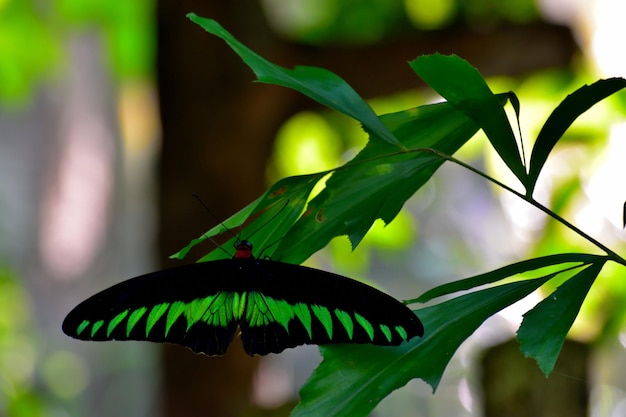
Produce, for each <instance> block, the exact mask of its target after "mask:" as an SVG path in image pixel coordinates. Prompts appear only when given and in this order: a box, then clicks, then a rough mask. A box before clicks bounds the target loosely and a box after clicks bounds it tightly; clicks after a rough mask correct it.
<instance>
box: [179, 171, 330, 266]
mask: <svg viewBox="0 0 626 417" xmlns="http://www.w3.org/2000/svg"><path fill="white" fill-rule="evenodd" d="M326 174H327V173H326V172H321V173H316V174H311V175H299V176H294V177H288V178H283V179H282V180H280V181H278V182H276V183H275V184H274V185H272V186H271V187H270V188H269V189H268V190H267V191H266V192H265V194H263V195H262V196H261V197H259V198H258V199H257V200H255V201H254V202H253V203H251V204H249V205H248V206H246V207H245V208H244V209H242V210H240V211H239V212H237V213H235V214H234V215H233V216H231V217H230V218H228V219H227V220H225V221H224V222H222V224H219V225H217V226H215V227H213V228H212V229H210V230H209V231H207V232H205V233H204V234H203V235H202V236H200V237H198V238H197V239H194V240H192V241H191V242H190V243H189V244H188V245H187V246H186V247H185V248H183V249H182V250H180V251H179V252H177V253H176V254H174V255H172V256H171V257H172V258H176V259H182V258H184V257H185V256H186V255H187V254H188V253H189V251H190V250H191V249H192V248H193V247H194V246H196V245H198V244H200V243H202V242H204V241H206V240H208V239H209V238H210V237H213V236H217V235H219V234H222V233H224V232H225V231H226V229H227V228H228V229H230V230H231V231H235V230H236V231H237V232H238V233H237V236H233V237H232V238H231V239H229V240H228V241H227V242H226V243H224V244H223V245H222V248H227V249H230V248H232V247H233V246H234V245H235V243H236V242H237V241H238V240H251V242H252V243H253V244H254V245H255V249H256V250H255V251H254V255H255V256H272V257H275V258H274V259H278V258H280V256H281V255H280V252H276V248H277V243H278V242H279V241H280V239H281V238H282V237H283V236H284V234H285V233H286V231H287V230H288V229H289V228H290V227H291V226H292V225H293V223H294V222H295V221H296V219H297V218H298V217H299V216H300V215H301V214H302V210H303V209H304V206H305V205H306V202H307V200H308V198H309V196H310V194H311V191H312V190H313V187H315V185H316V184H317V183H318V182H319V181H320V180H321V179H322V178H323V177H324V176H325V175H326ZM246 221H247V222H248V223H247V224H246V225H245V228H244V229H243V230H241V228H242V226H244V223H246ZM233 233H234V232H233ZM229 256H231V255H228V254H227V253H225V252H224V251H223V250H221V249H219V248H216V249H213V250H212V251H211V252H210V253H209V254H208V255H206V256H204V257H202V258H201V259H199V260H198V262H205V261H211V260H215V259H223V258H227V257H229Z"/></svg>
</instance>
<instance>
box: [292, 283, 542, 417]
mask: <svg viewBox="0 0 626 417" xmlns="http://www.w3.org/2000/svg"><path fill="white" fill-rule="evenodd" d="M553 276H554V275H553V274H551V275H548V276H545V277H541V278H536V279H532V280H527V281H519V282H514V283H510V284H505V285H501V286H498V287H493V288H488V289H485V290H482V291H476V292H474V293H471V294H467V295H463V296H460V297H457V298H454V299H452V300H449V301H446V302H443V303H441V304H437V305H435V306H432V307H427V308H424V309H421V310H417V311H416V314H417V315H418V316H419V318H420V320H421V321H422V322H423V323H424V328H425V334H424V337H423V338H421V339H420V338H414V339H412V340H411V341H410V342H408V343H404V344H402V345H400V346H399V347H397V348H381V347H374V346H367V345H343V346H342V345H339V346H332V347H330V346H329V347H324V348H322V349H321V350H322V353H323V356H324V360H323V361H322V363H321V364H320V365H319V366H318V368H317V369H316V370H315V371H314V372H313V374H312V375H311V377H310V378H309V380H308V381H307V382H306V384H305V385H304V386H303V387H302V389H301V390H300V398H301V402H300V404H299V405H298V406H297V407H296V408H295V410H294V411H293V413H292V417H294V416H297V417H300V416H325V417H340V416H341V417H343V416H346V417H348V416H349V417H358V416H365V415H367V414H368V413H369V412H370V411H371V410H372V409H374V407H375V406H376V405H377V404H378V403H379V402H380V401H381V400H382V399H383V398H384V397H385V396H387V395H388V394H389V393H390V392H391V391H393V390H395V389H397V388H400V387H402V386H404V385H405V384H406V383H407V382H409V381H410V380H411V379H414V378H420V379H423V380H424V381H426V382H427V383H428V384H429V385H430V386H432V388H433V390H435V389H436V388H437V386H438V385H439V382H440V380H441V377H442V375H443V372H444V370H445V368H446V366H447V365H448V362H449V361H450V359H451V358H452V356H453V355H454V352H456V350H457V349H458V347H459V346H460V345H461V343H463V341H464V340H465V339H467V337H469V336H470V335H471V334H472V333H473V332H474V331H475V330H476V329H477V328H478V327H479V326H480V325H481V324H482V323H483V322H484V321H485V320H486V319H487V318H489V317H490V316H492V315H494V314H495V313H497V312H498V311H500V310H502V309H503V308H505V307H507V306H509V305H511V304H513V303H514V302H516V301H518V300H520V299H522V298H524V297H525V296H527V295H528V294H530V293H531V292H533V291H534V290H536V289H537V288H539V287H540V286H541V285H542V284H544V283H545V282H547V281H548V280H549V279H551V278H553Z"/></svg>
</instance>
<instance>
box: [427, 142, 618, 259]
mask: <svg viewBox="0 0 626 417" xmlns="http://www.w3.org/2000/svg"><path fill="white" fill-rule="evenodd" d="M422 151H424V152H431V153H434V154H435V155H438V156H440V157H441V158H444V159H446V160H448V161H450V162H454V163H455V164H457V165H459V166H462V167H463V168H465V169H468V170H470V171H472V172H473V173H475V174H476V175H479V176H481V177H483V178H485V179H486V180H488V181H491V182H492V183H494V184H496V185H498V186H499V187H502V188H503V189H505V190H507V191H508V192H510V193H513V194H514V195H516V196H518V197H519V198H521V199H522V200H524V201H526V202H527V203H529V204H531V205H532V206H534V207H536V208H538V209H539V210H541V211H543V212H544V213H545V214H547V215H548V216H550V217H552V218H553V219H554V220H556V221H558V222H559V223H561V224H563V225H564V226H565V227H567V228H569V229H570V230H572V231H574V232H575V233H577V234H578V235H579V236H581V237H583V238H584V239H586V240H587V241H589V242H591V243H592V244H593V245H595V246H596V247H598V248H599V249H601V250H603V251H604V252H605V253H606V254H607V256H608V257H609V259H611V260H612V261H615V262H617V263H619V264H622V265H624V266H626V260H625V259H624V258H622V257H621V256H619V255H618V254H617V253H615V252H614V251H612V250H611V249H609V248H608V247H606V246H605V245H603V244H602V243H600V242H599V241H597V240H596V239H594V238H593V237H591V236H589V235H588V234H587V233H585V232H583V231H582V230H580V229H579V228H578V227H576V226H574V225H573V224H572V223H570V222H568V221H567V220H565V219H564V218H563V217H561V216H559V215H558V214H556V213H554V212H553V211H551V210H550V209H549V208H547V207H545V206H544V205H542V204H541V203H539V202H538V201H537V200H535V199H533V198H532V197H527V196H526V195H524V194H522V193H520V192H518V191H516V190H514V189H513V188H511V187H509V186H508V185H506V184H504V183H502V182H500V181H498V180H496V179H495V178H492V177H490V176H489V175H487V174H485V173H484V172H482V171H479V170H478V169H476V168H474V167H472V166H471V165H468V164H466V163H465V162H462V161H460V160H458V159H456V158H454V157H452V156H450V155H446V154H444V153H442V152H440V151H438V150H436V149H422Z"/></svg>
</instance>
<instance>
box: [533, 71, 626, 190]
mask: <svg viewBox="0 0 626 417" xmlns="http://www.w3.org/2000/svg"><path fill="white" fill-rule="evenodd" d="M624 87H626V80H625V79H623V78H609V79H606V80H599V81H596V82H595V83H593V84H591V85H584V86H582V87H580V88H579V89H578V90H576V91H574V92H573V93H572V94H570V95H568V96H567V97H565V99H564V100H563V101H562V102H561V103H560V104H559V105H558V106H557V108H556V109H554V111H553V112H552V114H550V117H548V120H546V123H545V124H544V125H543V127H542V128H541V131H540V132H539V135H538V136H537V140H536V141H535V146H534V147H533V151H532V154H531V156H530V169H529V172H528V188H527V195H528V196H532V194H533V191H534V189H535V185H536V184H537V178H538V177H539V174H540V173H541V170H542V168H543V166H544V164H545V163H546V160H547V159H548V155H549V154H550V152H551V151H552V148H554V145H556V143H557V142H558V141H559V139H561V137H562V136H563V134H564V133H565V131H566V130H567V129H568V128H569V127H570V126H571V125H572V123H574V121H575V120H576V119H577V118H578V116H580V115H581V114H583V113H584V112H586V111H587V110H589V109H590V108H591V107H592V106H593V105H594V104H596V103H597V102H599V101H600V100H603V99H605V98H606V97H608V96H610V95H611V94H613V93H615V92H617V91H619V90H621V89H622V88H624Z"/></svg>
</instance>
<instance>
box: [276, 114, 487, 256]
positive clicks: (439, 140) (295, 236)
mask: <svg viewBox="0 0 626 417" xmlns="http://www.w3.org/2000/svg"><path fill="white" fill-rule="evenodd" d="M381 120H383V121H384V122H385V124H387V126H388V127H389V129H390V130H391V131H392V132H393V133H394V134H395V136H396V137H397V138H399V139H400V140H401V141H402V143H403V144H404V146H405V147H406V148H407V149H408V151H406V152H398V151H397V148H395V147H394V146H391V145H389V144H387V143H385V142H380V141H378V142H372V141H370V142H369V143H368V144H367V146H366V147H365V148H364V149H363V150H362V151H361V152H360V153H359V154H358V155H357V156H356V157H355V158H354V159H353V160H351V161H350V162H349V163H347V164H346V165H344V166H343V167H341V168H339V169H338V170H336V171H335V172H334V173H333V175H332V176H331V177H330V178H329V179H328V180H327V181H326V187H325V188H324V189H323V190H322V191H321V192H320V193H319V194H318V195H317V196H316V197H315V198H314V199H313V200H311V201H310V202H309V205H308V207H307V210H306V212H305V214H304V215H303V216H302V217H301V218H300V219H299V220H298V221H297V222H296V224H295V225H294V226H293V228H292V229H291V230H289V232H288V233H287V235H286V236H285V238H284V239H283V240H282V241H281V242H280V247H279V251H280V252H281V253H285V254H287V256H286V257H285V258H283V259H282V260H283V261H287V262H292V263H300V262H302V261H304V260H305V259H307V258H308V257H309V256H310V255H311V254H313V253H314V252H316V251H317V250H319V249H321V248H323V247H324V246H325V245H326V244H327V243H328V242H329V241H330V240H331V239H332V238H333V237H335V236H341V235H347V236H349V238H350V240H351V242H352V245H353V247H356V245H357V244H358V243H359V242H360V241H361V239H362V238H363V236H364V235H365V234H366V233H367V231H368V230H369V228H370V227H371V225H372V224H373V223H374V221H375V220H376V219H377V218H381V219H382V220H383V221H384V222H386V223H389V222H390V221H392V220H393V218H394V217H395V216H396V215H397V214H398V212H399V211H400V209H401V208H402V205H403V204H404V203H405V202H406V200H407V199H408V198H410V197H411V196H412V195H413V194H414V193H415V191H417V190H418V189H419V188H420V187H421V186H422V185H424V184H425V183H426V182H427V181H428V179H430V177H431V176H432V175H433V173H434V172H435V171H436V170H437V168H439V167H440V166H441V164H443V163H444V162H445V159H442V158H440V157H439V156H437V155H435V154H433V153H432V152H427V151H425V150H426V149H437V150H439V151H441V152H443V153H445V154H453V153H454V152H455V151H456V150H457V149H459V148H460V147H461V146H462V145H463V144H464V143H465V142H467V141H468V140H469V139H470V138H471V137H472V136H473V135H474V134H475V133H476V131H477V130H478V126H477V125H476V124H475V123H474V122H473V121H472V120H471V119H469V118H468V117H467V116H465V115H464V114H463V113H462V112H460V111H458V110H456V109H455V108H454V107H453V106H451V105H450V104H448V103H439V104H435V105H428V106H421V107H418V108H415V109H411V110H406V111H403V112H398V113H393V114H389V115H383V116H381ZM302 242H306V244H303V243H302Z"/></svg>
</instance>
